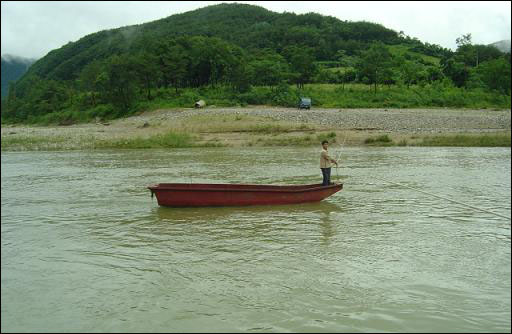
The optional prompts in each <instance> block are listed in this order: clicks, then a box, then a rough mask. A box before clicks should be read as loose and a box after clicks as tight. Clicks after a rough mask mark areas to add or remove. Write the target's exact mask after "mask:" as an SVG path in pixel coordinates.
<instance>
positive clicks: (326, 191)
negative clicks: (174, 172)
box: [148, 183, 343, 207]
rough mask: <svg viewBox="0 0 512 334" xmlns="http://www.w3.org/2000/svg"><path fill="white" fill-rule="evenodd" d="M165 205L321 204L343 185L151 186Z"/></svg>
mask: <svg viewBox="0 0 512 334" xmlns="http://www.w3.org/2000/svg"><path fill="white" fill-rule="evenodd" d="M148 189H149V190H151V197H153V195H156V199H157V201H158V205H161V206H175V207H186V206H245V205H278V204H296V203H309V202H319V201H321V200H323V199H324V198H327V197H329V196H331V195H332V194H334V193H336V192H338V191H340V190H341V189H343V184H342V183H340V184H332V185H328V186H322V185H321V184H307V185H287V186H281V185H254V184H199V183H196V184H193V183H190V184H188V183H159V184H156V185H152V186H149V187H148Z"/></svg>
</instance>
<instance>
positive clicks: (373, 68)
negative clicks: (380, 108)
mask: <svg viewBox="0 0 512 334" xmlns="http://www.w3.org/2000/svg"><path fill="white" fill-rule="evenodd" d="M391 61H392V57H391V53H390V52H389V50H388V48H387V47H386V46H385V45H384V44H382V43H380V42H378V43H374V44H372V45H371V47H370V48H369V49H368V50H367V51H365V52H363V53H362V54H361V58H360V60H359V62H358V64H357V66H356V68H357V70H358V72H359V76H360V77H362V78H367V80H368V83H370V84H373V85H374V92H375V94H376V93H377V84H378V83H380V82H383V80H384V79H385V78H384V75H383V74H384V73H388V69H389V67H391V65H392V62H391Z"/></svg>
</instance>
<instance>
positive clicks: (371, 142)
mask: <svg viewBox="0 0 512 334" xmlns="http://www.w3.org/2000/svg"><path fill="white" fill-rule="evenodd" d="M364 144H365V145H368V146H424V147H429V146H432V147H434V146H437V147H450V146H456V147H511V135H510V133H494V134H454V135H437V136H421V137H420V136H412V137H409V139H405V138H401V139H400V140H398V141H395V140H393V139H391V138H390V137H389V135H380V136H377V137H369V138H366V139H365V140H364Z"/></svg>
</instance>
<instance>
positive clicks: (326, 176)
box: [320, 140, 338, 186]
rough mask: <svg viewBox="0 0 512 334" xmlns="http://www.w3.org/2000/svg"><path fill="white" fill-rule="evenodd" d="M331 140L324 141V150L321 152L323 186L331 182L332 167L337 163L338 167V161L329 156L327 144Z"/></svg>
mask: <svg viewBox="0 0 512 334" xmlns="http://www.w3.org/2000/svg"><path fill="white" fill-rule="evenodd" d="M328 145H329V142H328V141H327V140H324V141H322V152H321V153H320V169H321V170H322V176H323V182H322V185H323V186H328V185H329V184H332V183H331V167H332V164H335V165H336V167H338V162H337V161H336V160H334V159H333V158H331V157H330V156H329V153H328V152H327V146H328Z"/></svg>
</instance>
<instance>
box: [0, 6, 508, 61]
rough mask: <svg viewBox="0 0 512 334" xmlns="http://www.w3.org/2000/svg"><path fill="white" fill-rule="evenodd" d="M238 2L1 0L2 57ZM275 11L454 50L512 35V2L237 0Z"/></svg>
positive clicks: (32, 54) (41, 51) (34, 53)
mask: <svg viewBox="0 0 512 334" xmlns="http://www.w3.org/2000/svg"><path fill="white" fill-rule="evenodd" d="M222 2H234V1H165V2H164V1H144V2H139V1H126V2H114V1H81V2H78V1H59V2H53V1H2V2H1V9H2V10H1V12H2V19H1V24H2V30H1V31H2V36H1V42H2V55H4V54H12V55H17V56H22V57H28V58H40V57H42V56H44V55H46V54H47V53H48V52H49V51H51V50H53V49H56V48H59V47H61V46H62V45H64V44H66V43H67V42H69V41H76V40H78V39H80V38H81V37H83V36H85V35H87V34H90V33H93V32H96V31H100V30H103V29H111V28H118V27H121V26H126V25H132V24H140V23H144V22H149V21H153V20H157V19H161V18H164V17H167V16H170V15H173V14H178V13H183V12H187V11H190V10H193V9H197V8H201V7H205V6H208V5H213V4H218V3H222ZM237 2H238V3H249V4H254V5H258V6H262V7H265V8H267V9H269V10H271V11H274V12H278V13H282V12H285V11H286V12H294V13H297V14H303V13H308V12H316V13H319V14H323V15H330V16H334V17H337V18H339V19H341V20H349V21H362V20H364V21H370V22H375V23H380V24H382V25H384V26H385V27H387V28H390V29H393V30H395V31H397V32H399V31H400V30H402V31H404V33H405V34H406V35H409V36H411V37H417V38H419V39H420V40H421V41H422V42H428V43H432V44H438V45H441V46H443V47H446V48H450V49H454V48H455V39H456V38H457V37H460V36H461V35H463V34H467V33H471V35H472V37H473V43H476V44H489V43H493V42H496V41H499V40H503V39H510V35H511V30H510V21H511V15H510V12H511V6H510V1H494V2H493V1H453V2H451V1H432V2H429V1H424V2H422V1H410V2H407V1H405V2H404V1H386V2H384V1H383V2H380V1H375V2H374V1H367V2H362V1H354V2H350V1H339V2H337V1H334V2H323V1H306V2H295V1H293V2H292V1H290V2H287V1H268V2H267V1H237Z"/></svg>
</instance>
